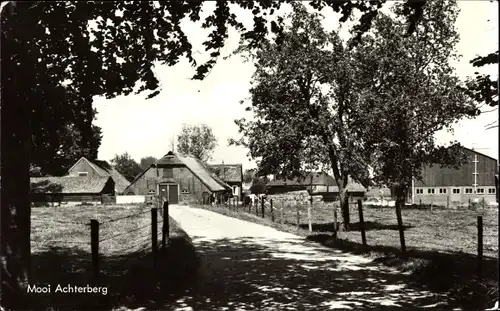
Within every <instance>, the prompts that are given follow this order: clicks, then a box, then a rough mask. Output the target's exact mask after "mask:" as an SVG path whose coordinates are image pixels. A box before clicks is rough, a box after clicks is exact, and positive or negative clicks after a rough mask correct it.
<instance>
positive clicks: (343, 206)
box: [335, 177, 351, 231]
mask: <svg viewBox="0 0 500 311" xmlns="http://www.w3.org/2000/svg"><path fill="white" fill-rule="evenodd" d="M345 179H346V178H344V177H343V178H336V179H335V181H336V182H337V185H338V188H339V199H340V210H341V213H342V219H343V221H344V230H346V231H347V230H349V225H350V223H351V217H350V214H349V196H348V193H347V189H346V188H347V187H346V186H347V182H346V181H345Z"/></svg>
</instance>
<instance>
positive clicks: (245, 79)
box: [94, 1, 498, 169]
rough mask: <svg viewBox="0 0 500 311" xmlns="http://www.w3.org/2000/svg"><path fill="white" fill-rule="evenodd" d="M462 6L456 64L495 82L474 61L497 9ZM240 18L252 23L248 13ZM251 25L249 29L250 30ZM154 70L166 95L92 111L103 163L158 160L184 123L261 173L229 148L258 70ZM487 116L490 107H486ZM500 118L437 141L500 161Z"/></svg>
mask: <svg viewBox="0 0 500 311" xmlns="http://www.w3.org/2000/svg"><path fill="white" fill-rule="evenodd" d="M205 6H206V7H207V9H206V10H204V11H205V12H207V11H208V10H209V9H210V8H209V7H213V5H212V3H208V4H205ZM459 7H460V9H461V12H460V15H459V16H458V20H457V23H456V27H457V30H458V32H459V34H460V37H461V38H460V43H459V44H458V46H457V50H458V52H459V54H461V55H462V56H463V57H462V59H461V60H460V62H458V63H457V64H455V68H456V73H457V75H458V76H459V77H461V78H463V79H465V78H466V77H467V76H471V75H473V74H474V72H475V71H479V72H481V73H489V74H490V75H492V76H493V77H497V76H498V67H497V66H496V65H494V66H488V67H484V68H480V69H479V70H478V68H474V67H472V65H470V63H469V61H470V60H471V59H472V58H474V57H475V56H477V55H486V54H488V53H491V52H494V51H496V50H497V49H498V4H497V3H496V2H493V3H491V2H490V1H459ZM323 13H324V15H325V17H327V20H328V23H326V22H325V27H326V28H327V29H338V27H339V23H338V18H336V17H335V16H336V15H335V13H333V12H329V11H328V12H327V11H325V12H323ZM205 14H206V13H205ZM203 16H204V15H203V14H202V17H203ZM240 16H243V20H246V21H248V23H250V22H251V16H250V15H249V13H247V12H245V13H242V14H240ZM248 23H245V24H247V25H250V24H248ZM344 28H345V27H344ZM183 29H184V30H185V31H186V33H187V34H188V37H189V39H190V41H191V42H192V43H193V46H194V50H195V51H196V50H198V51H200V53H196V54H195V55H194V56H195V57H196V58H200V59H201V57H202V56H203V47H202V46H201V42H203V41H204V40H205V38H206V34H207V31H206V30H203V29H201V27H199V26H198V25H193V24H187V23H186V24H185V27H184V28H183ZM238 39H239V37H238V34H237V33H236V32H234V31H232V32H231V33H230V37H229V40H228V42H227V44H226V47H225V48H224V51H223V53H222V55H223V56H225V55H228V54H229V53H231V52H232V51H233V50H234V49H235V48H236V47H237V44H238ZM155 70H156V74H157V77H158V78H159V80H160V83H161V87H162V91H161V93H160V94H159V95H157V96H156V97H155V98H153V99H149V100H146V99H145V97H146V94H141V95H129V96H120V97H116V98H113V99H105V98H97V97H96V98H95V99H94V107H95V108H96V109H97V111H98V115H97V120H95V121H94V124H96V125H98V126H100V127H101V128H102V131H103V139H102V144H101V147H100V148H99V159H103V160H110V159H111V158H112V157H113V156H114V155H115V154H121V153H123V152H125V151H127V152H128V153H129V154H130V155H131V156H132V157H133V158H134V159H135V160H136V161H139V160H140V159H141V158H142V157H145V156H154V157H157V158H159V157H161V156H163V155H164V154H166V153H167V152H168V151H169V149H170V144H169V141H170V139H171V138H172V137H173V136H176V135H177V133H178V132H179V131H180V129H181V127H182V124H183V123H186V124H196V123H205V124H207V125H208V126H210V127H212V129H213V131H214V134H215V136H216V137H217V138H218V140H219V142H218V147H217V148H216V149H215V152H214V155H213V161H212V162H214V163H220V162H221V161H224V162H225V163H242V164H243V167H244V169H248V168H252V167H255V162H254V161H251V160H249V159H248V158H247V156H246V154H247V150H246V149H245V148H241V147H229V146H228V144H227V140H228V138H230V137H234V138H238V137H239V134H238V131H237V126H236V125H235V124H234V119H237V118H241V117H244V116H247V117H248V116H249V114H248V113H247V112H245V111H244V106H242V105H240V104H239V101H240V100H242V99H245V98H247V97H248V95H249V94H248V89H249V86H250V78H251V76H252V73H253V65H252V64H250V63H243V61H242V59H241V58H240V57H231V58H229V59H227V60H223V59H222V58H220V59H219V62H218V63H217V64H216V66H215V67H214V69H213V70H212V72H211V73H210V74H209V76H208V77H207V78H206V79H205V80H203V81H193V80H190V77H191V76H192V75H193V74H194V68H192V67H191V66H190V65H189V64H188V63H187V61H182V62H180V63H179V64H178V65H176V66H174V67H167V66H161V65H158V66H156V67H155ZM484 110H491V108H488V107H485V108H484ZM496 120H498V111H497V110H495V111H494V112H489V113H484V114H482V115H481V116H479V117H478V118H476V119H474V120H463V121H460V122H459V124H458V125H457V126H455V129H454V130H455V131H454V135H451V134H449V133H440V134H438V135H437V136H436V137H437V139H438V141H439V142H440V143H446V142H448V141H450V140H458V141H459V142H460V143H462V144H463V145H465V146H466V147H469V148H476V149H477V151H479V152H482V153H484V154H487V155H489V156H492V157H494V158H496V159H498V129H497V128H494V129H489V130H486V129H485V125H487V124H489V123H491V122H494V121H496Z"/></svg>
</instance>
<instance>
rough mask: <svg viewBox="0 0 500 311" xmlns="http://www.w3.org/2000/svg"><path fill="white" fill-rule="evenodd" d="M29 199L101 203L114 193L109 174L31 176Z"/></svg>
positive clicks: (38, 201) (33, 200)
mask: <svg viewBox="0 0 500 311" xmlns="http://www.w3.org/2000/svg"><path fill="white" fill-rule="evenodd" d="M30 184H31V187H30V200H31V202H33V203H45V202H58V203H68V202H72V203H82V202H95V203H102V202H103V200H105V197H107V196H114V195H115V182H114V181H113V178H111V176H105V177H101V176H93V177H87V176H79V177H78V176H77V177H72V176H65V177H31V178H30Z"/></svg>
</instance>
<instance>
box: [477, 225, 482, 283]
mask: <svg viewBox="0 0 500 311" xmlns="http://www.w3.org/2000/svg"><path fill="white" fill-rule="evenodd" d="M477 275H478V277H479V278H482V276H483V216H477Z"/></svg>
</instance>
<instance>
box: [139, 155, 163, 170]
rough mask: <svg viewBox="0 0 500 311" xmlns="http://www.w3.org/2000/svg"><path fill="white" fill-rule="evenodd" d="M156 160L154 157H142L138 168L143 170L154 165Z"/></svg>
mask: <svg viewBox="0 0 500 311" xmlns="http://www.w3.org/2000/svg"><path fill="white" fill-rule="evenodd" d="M157 160H158V159H157V158H155V157H151V156H148V157H144V158H142V159H141V161H140V162H139V166H140V167H141V168H142V169H143V170H145V169H147V168H149V167H150V166H151V164H154V163H156V161H157Z"/></svg>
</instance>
